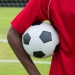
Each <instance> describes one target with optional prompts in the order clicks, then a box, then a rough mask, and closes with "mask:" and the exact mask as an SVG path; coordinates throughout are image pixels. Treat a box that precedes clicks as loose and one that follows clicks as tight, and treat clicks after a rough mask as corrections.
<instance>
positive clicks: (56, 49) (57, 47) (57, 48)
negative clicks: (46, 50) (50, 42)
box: [53, 44, 60, 53]
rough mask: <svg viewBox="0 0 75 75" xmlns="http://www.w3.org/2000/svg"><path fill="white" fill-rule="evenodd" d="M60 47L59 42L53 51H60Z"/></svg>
mask: <svg viewBox="0 0 75 75" xmlns="http://www.w3.org/2000/svg"><path fill="white" fill-rule="evenodd" d="M59 47H60V44H57V45H56V47H55V50H54V52H53V53H56V52H58V50H59Z"/></svg>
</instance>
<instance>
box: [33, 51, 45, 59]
mask: <svg viewBox="0 0 75 75" xmlns="http://www.w3.org/2000/svg"><path fill="white" fill-rule="evenodd" d="M33 56H34V57H37V58H42V57H44V56H45V54H44V53H43V52H42V51H36V52H33Z"/></svg>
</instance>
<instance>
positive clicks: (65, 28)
mask: <svg viewBox="0 0 75 75" xmlns="http://www.w3.org/2000/svg"><path fill="white" fill-rule="evenodd" d="M48 7H49V8H48ZM47 19H48V20H50V22H51V24H52V25H54V26H55V27H56V29H57V31H58V34H59V39H60V48H59V51H58V52H57V53H56V54H54V55H53V58H52V64H51V67H50V72H49V75H75V0H51V2H50V5H49V0H30V1H29V3H28V4H27V5H26V7H25V8H24V9H23V10H22V11H21V12H20V13H19V14H18V15H17V16H16V17H15V19H14V20H13V21H12V22H11V24H12V26H13V28H14V29H16V30H17V31H18V32H19V33H20V34H23V33H24V31H25V30H26V29H27V28H28V27H29V26H30V25H31V24H32V23H34V22H35V21H43V20H47Z"/></svg>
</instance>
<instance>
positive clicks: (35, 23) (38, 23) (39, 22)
mask: <svg viewBox="0 0 75 75" xmlns="http://www.w3.org/2000/svg"><path fill="white" fill-rule="evenodd" d="M41 23H43V22H42V21H38V22H34V23H33V24H32V26H35V25H40V24H41Z"/></svg>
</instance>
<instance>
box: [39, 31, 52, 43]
mask: <svg viewBox="0 0 75 75" xmlns="http://www.w3.org/2000/svg"><path fill="white" fill-rule="evenodd" d="M40 39H41V40H42V42H43V43H46V42H49V41H52V34H51V32H48V31H43V32H42V33H41V35H40Z"/></svg>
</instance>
